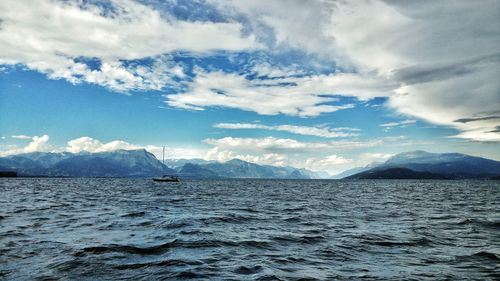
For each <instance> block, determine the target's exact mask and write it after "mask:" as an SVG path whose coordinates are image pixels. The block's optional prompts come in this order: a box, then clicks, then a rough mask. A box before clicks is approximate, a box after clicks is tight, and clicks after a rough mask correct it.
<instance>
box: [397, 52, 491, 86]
mask: <svg viewBox="0 0 500 281" xmlns="http://www.w3.org/2000/svg"><path fill="white" fill-rule="evenodd" d="M497 63H500V53H497V54H492V55H487V56H481V57H478V58H472V59H468V60H462V61H460V60H457V61H454V62H452V63H448V64H436V63H434V64H426V65H414V66H410V67H405V68H401V69H398V70H396V71H395V72H394V74H393V75H394V76H393V78H395V79H396V80H398V81H401V82H404V83H405V84H407V85H412V84H418V83H426V82H431V81H442V80H447V79H450V78H456V77H458V76H462V75H465V74H469V73H472V72H474V71H475V69H477V68H478V67H481V66H482V65H484V64H497Z"/></svg>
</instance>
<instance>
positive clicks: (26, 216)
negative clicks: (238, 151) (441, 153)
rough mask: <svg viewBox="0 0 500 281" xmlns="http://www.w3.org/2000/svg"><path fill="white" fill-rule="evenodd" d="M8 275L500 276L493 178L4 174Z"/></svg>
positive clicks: (497, 188)
mask: <svg viewBox="0 0 500 281" xmlns="http://www.w3.org/2000/svg"><path fill="white" fill-rule="evenodd" d="M0 195H1V196H0V279H2V278H5V279H9V280H11V279H21V280H22V279H26V280H32V279H52V278H53V279H58V278H66V279H70V280H71V279H78V280H82V279H87V280H93V279H101V280H102V279H110V280H114V279H119V278H122V279H130V280H140V279H144V280H149V279H194V278H202V279H237V280H241V279H243V280H255V279H256V280H299V279H303V278H305V279H304V280H306V279H307V280H323V279H353V280H356V279H359V278H368V279H381V280H385V279H401V278H411V277H414V278H418V279H429V280H434V279H446V278H449V279H460V278H477V279H498V278H500V273H499V271H500V267H499V264H500V235H498V234H499V233H500V232H499V230H500V203H499V202H500V200H499V198H500V196H499V195H500V184H499V183H498V182H492V181H350V182H346V181H281V180H268V181H266V180H218V181H215V180H214V181H187V182H182V183H166V184H165V183H162V184H158V183H153V182H152V181H150V180H129V179H36V178H33V179H21V178H19V179H0Z"/></svg>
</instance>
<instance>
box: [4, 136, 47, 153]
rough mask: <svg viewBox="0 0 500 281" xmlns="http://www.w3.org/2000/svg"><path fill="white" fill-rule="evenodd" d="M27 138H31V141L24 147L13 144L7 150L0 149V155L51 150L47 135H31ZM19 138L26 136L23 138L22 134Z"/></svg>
mask: <svg viewBox="0 0 500 281" xmlns="http://www.w3.org/2000/svg"><path fill="white" fill-rule="evenodd" d="M29 138H31V142H30V143H28V145H26V146H25V147H21V148H20V147H18V146H15V145H13V146H10V147H9V148H8V149H7V150H4V151H0V156H8V155H15V154H21V153H31V152H48V151H52V150H53V147H52V145H50V144H49V136H48V135H42V136H33V137H29ZM21 139H26V138H24V136H23V138H21Z"/></svg>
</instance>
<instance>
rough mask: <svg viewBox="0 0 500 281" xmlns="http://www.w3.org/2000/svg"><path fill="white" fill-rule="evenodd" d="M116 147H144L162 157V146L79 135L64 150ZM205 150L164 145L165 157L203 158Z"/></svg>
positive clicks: (100, 149) (96, 149)
mask: <svg viewBox="0 0 500 281" xmlns="http://www.w3.org/2000/svg"><path fill="white" fill-rule="evenodd" d="M118 149H124V150H137V149H146V150H147V151H149V152H151V153H153V154H154V155H155V156H156V158H158V159H160V160H161V159H162V157H163V147H161V146H155V145H138V144H131V143H128V142H126V141H123V140H115V141H110V142H107V143H102V142H101V141H99V140H97V139H94V138H91V137H80V138H77V139H73V140H70V141H68V145H67V147H66V148H65V149H64V150H65V151H68V152H72V153H79V152H84V151H85V152H91V153H95V152H108V151H114V150H118ZM205 153H206V151H205V150H202V149H193V148H179V147H165V159H181V158H182V159H191V158H203V157H204V156H205Z"/></svg>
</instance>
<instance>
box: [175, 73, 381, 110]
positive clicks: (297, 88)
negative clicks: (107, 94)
mask: <svg viewBox="0 0 500 281" xmlns="http://www.w3.org/2000/svg"><path fill="white" fill-rule="evenodd" d="M188 87H189V89H188V91H187V92H185V93H179V94H171V95H168V96H167V104H168V105H170V106H174V107H180V108H186V109H193V110H203V109H204V108H205V107H213V106H224V107H230V108H238V109H242V110H247V111H254V112H257V113H259V114H262V115H275V114H286V115H291V116H300V117H312V116H318V115H320V114H322V113H327V112H334V111H337V110H340V109H348V108H353V107H354V105H353V104H340V105H332V104H331V103H332V102H336V101H338V99H337V98H336V97H335V96H337V95H342V96H352V97H356V98H358V99H360V100H368V99H371V98H374V97H380V96H386V95H388V94H389V92H388V91H389V90H390V87H389V86H388V85H387V83H386V82H385V81H384V82H381V81H379V80H374V79H371V78H369V77H363V76H360V75H357V74H350V73H335V74H330V75H312V76H303V77H286V78H280V79H254V80H249V79H246V78H245V77H244V76H241V75H238V74H234V73H224V72H220V71H215V72H204V71H198V72H197V73H196V77H195V78H194V79H193V81H192V82H191V83H189V85H188ZM264 101H265V102H264Z"/></svg>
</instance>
